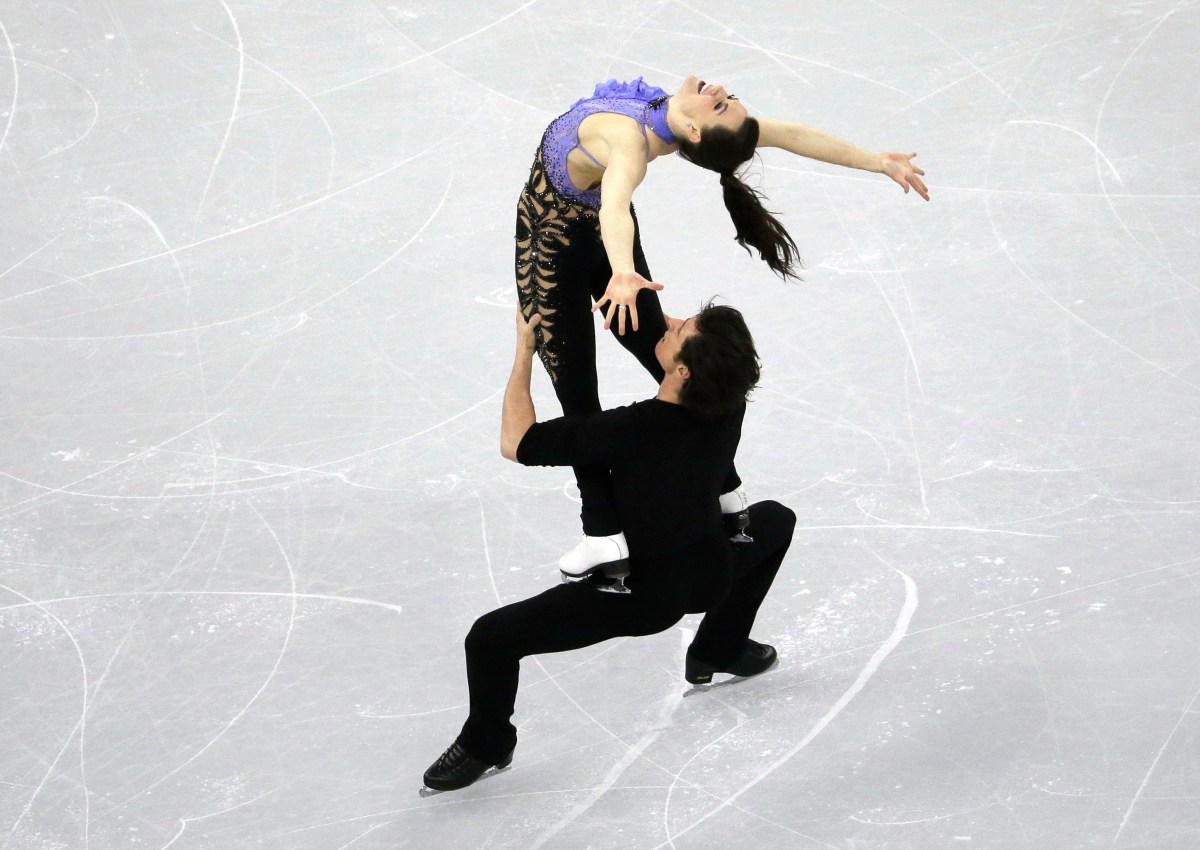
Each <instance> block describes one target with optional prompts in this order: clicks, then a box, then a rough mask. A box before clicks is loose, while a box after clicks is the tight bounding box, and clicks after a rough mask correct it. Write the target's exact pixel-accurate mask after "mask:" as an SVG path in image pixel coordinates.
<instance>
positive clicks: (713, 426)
mask: <svg viewBox="0 0 1200 850" xmlns="http://www.w3.org/2000/svg"><path fill="white" fill-rule="evenodd" d="M540 322H541V316H540V315H538V314H536V313H535V314H534V315H533V316H532V317H531V319H530V320H529V321H528V322H526V321H525V320H524V318H523V317H522V315H521V313H520V312H518V313H517V319H516V323H517V350H516V357H515V360H514V363H513V370H512V374H511V376H510V377H509V380H508V387H507V389H506V390H505V394H504V410H503V414H502V421H501V427H500V451H501V453H502V454H503V455H504V457H506V458H508V459H509V460H514V461H517V462H519V463H522V464H525V465H530V466H571V465H581V464H596V465H603V466H607V467H608V468H609V470H610V475H611V483H612V493H613V498H614V501H615V504H616V507H617V511H618V513H619V515H620V518H621V522H622V525H623V527H624V529H625V534H626V537H627V539H628V541H629V553H630V566H631V575H630V577H629V579H628V587H629V591H630V592H628V593H605V592H601V591H602V589H604V578H603V575H595V576H592V577H591V579H590V580H588V581H583V582H577V583H570V584H560V585H557V586H556V587H554V588H552V589H550V590H547V591H545V592H544V593H541V594H539V595H537V596H534V597H532V598H530V599H526V600H524V601H522V602H517V603H514V604H512V605H505V606H504V607H502V608H498V609H496V610H495V611H492V612H490V613H488V614H485V615H483V616H482V617H480V618H479V619H478V620H476V621H475V625H474V626H473V627H472V628H471V631H470V632H469V633H468V635H467V639H466V654H467V684H468V687H469V690H470V714H469V716H468V717H467V721H466V723H465V724H464V725H463V728H462V731H461V733H460V734H459V736H458V738H457V739H456V740H455V741H454V743H453V744H451V745H450V747H449V748H448V749H447V750H446V751H445V752H444V753H443V754H442V756H441V757H440V758H439V759H438V760H437V761H436V762H434V763H433V764H432V765H431V766H430V768H429V769H428V770H427V771H426V772H425V777H424V779H425V785H426V786H427V787H428V788H431V789H434V790H438V791H451V790H455V789H458V788H465V787H466V786H468V785H470V784H471V783H473V782H475V781H476V780H477V779H479V778H480V777H481V776H482V775H483V774H484V773H486V772H487V771H488V770H489V769H491V768H492V767H497V768H504V767H507V766H508V765H509V764H511V762H512V757H513V750H514V748H515V747H516V743H517V731H516V727H515V726H513V724H512V722H511V720H510V718H511V717H512V713H513V709H514V705H515V702H516V696H517V677H518V674H519V670H520V661H521V659H522V658H523V657H525V656H527V655H538V654H541V653H545V652H563V651H565V650H570V649H579V648H581V647H585V646H590V645H592V644H595V643H599V642H601V641H604V640H607V639H609V638H614V637H620V636H626V635H649V634H655V633H657V632H661V631H664V630H666V629H669V628H670V627H671V626H673V625H675V623H677V622H679V620H680V619H681V618H682V617H683V616H684V614H687V613H698V612H701V611H706V612H707V614H706V615H705V617H704V619H703V621H702V622H701V623H700V626H699V628H698V629H697V632H696V638H695V640H694V641H693V642H692V645H691V646H690V647H689V649H688V651H687V658H686V664H685V678H686V679H687V681H689V682H691V683H693V684H702V683H706V682H710V681H711V680H712V676H713V674H714V673H732V674H733V675H735V676H754V675H756V674H758V673H762V672H764V671H765V670H767V669H768V668H770V667H771V666H772V665H773V664H774V663H775V660H776V653H775V649H774V647H771V646H768V645H767V644H763V643H758V642H756V641H753V640H751V639H750V628H751V626H752V625H753V623H754V617H755V615H756V614H757V612H758V608H759V605H761V604H762V601H763V599H764V598H765V597H766V594H767V591H768V590H769V589H770V587H771V582H772V581H773V580H774V578H775V573H776V572H777V571H778V569H779V565H780V563H781V562H782V561H783V557H784V555H785V554H786V553H787V550H788V546H789V545H790V543H791V539H792V531H793V529H794V528H795V524H796V515H795V514H794V513H793V512H792V511H791V510H789V509H788V508H786V507H784V506H783V505H781V504H779V503H777V502H760V503H757V504H754V505H751V506H750V507H749V509H748V513H749V519H750V521H749V527H748V529H746V530H747V531H748V533H749V535H750V536H749V537H747V536H746V535H744V534H740V533H739V534H738V535H737V536H736V537H735V540H740V541H741V542H736V543H735V542H731V540H730V532H731V531H732V528H728V527H726V525H724V524H723V521H722V514H721V506H720V495H721V491H722V487H723V485H724V484H725V483H726V475H727V473H728V472H729V469H730V467H731V465H732V463H733V458H734V454H735V452H736V451H737V446H738V440H739V438H740V436H741V427H742V417H743V415H744V414H745V411H746V397H747V395H748V394H749V393H750V391H751V390H752V389H753V388H754V387H755V385H756V384H757V383H758V378H759V363H758V355H757V352H756V351H755V349H754V340H753V339H752V338H751V336H750V332H749V330H747V328H746V324H745V321H744V320H743V319H742V314H741V313H740V312H738V311H737V310H735V309H733V308H732V307H727V306H713V305H712V304H709V305H707V306H705V307H704V308H703V309H702V310H701V311H700V312H699V313H697V314H696V315H695V316H692V317H691V318H689V319H686V320H679V319H671V318H669V317H668V321H667V331H666V333H665V334H664V335H663V337H662V339H660V340H659V342H658V344H657V345H656V347H655V356H656V357H657V358H658V360H659V363H660V364H661V365H662V367H663V369H664V371H665V373H666V375H665V377H664V378H663V380H662V383H661V384H660V385H659V390H658V394H657V396H655V397H654V398H652V399H647V400H646V401H641V402H638V403H636V404H632V405H629V406H628V407H620V408H615V409H613V410H606V411H601V412H599V413H593V414H587V415H583V416H567V417H561V418H558V419H551V420H549V421H546V422H537V421H536V419H537V417H536V413H535V411H534V406H533V399H532V397H531V396H530V392H529V380H530V374H531V369H532V365H531V364H532V359H533V353H534V328H535V327H536V326H537V325H538V324H539V323H540ZM548 327H549V323H547V328H548Z"/></svg>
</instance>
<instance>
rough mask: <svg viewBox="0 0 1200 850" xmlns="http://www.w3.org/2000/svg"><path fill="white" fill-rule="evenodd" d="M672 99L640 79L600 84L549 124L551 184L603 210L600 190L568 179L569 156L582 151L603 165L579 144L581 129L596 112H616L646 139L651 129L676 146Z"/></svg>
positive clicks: (545, 155)
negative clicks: (670, 107) (669, 103)
mask: <svg viewBox="0 0 1200 850" xmlns="http://www.w3.org/2000/svg"><path fill="white" fill-rule="evenodd" d="M668 97H670V95H668V94H667V92H665V91H663V90H662V89H660V88H658V87H657V86H652V85H650V84H649V83H647V82H645V81H644V80H642V78H641V77H638V78H637V79H636V80H631V81H630V82H627V83H623V82H618V81H617V80H609V81H608V82H607V83H600V84H599V85H597V86H596V90H595V91H594V92H593V93H592V96H591V97H585V98H582V99H581V100H577V101H576V102H575V104H574V105H573V106H572V107H571V108H570V109H568V110H567V111H566V112H564V113H563V114H562V115H560V116H558V117H557V118H555V119H554V120H553V121H552V122H550V126H549V127H547V128H546V132H545V134H544V135H543V136H542V164H543V165H544V166H545V168H546V172H547V174H548V175H549V176H550V182H551V183H552V184H553V185H554V188H555V189H557V190H558V191H559V192H560V193H561V194H563V195H565V196H567V197H568V198H570V199H572V200H574V201H578V202H579V203H581V204H583V205H584V206H587V207H591V208H592V209H596V210H598V209H600V190H599V189H578V188H576V187H575V184H574V183H572V182H571V178H570V177H569V176H568V175H567V156H568V155H570V153H571V151H573V150H575V148H579V149H580V150H581V151H583V152H584V154H586V155H587V157H588V159H590V160H591V161H592V162H595V163H596V164H597V165H600V163H599V162H597V161H596V158H595V157H594V156H592V155H591V154H590V153H588V151H587V150H586V149H585V148H584V147H583V145H581V144H579V125H580V124H581V123H582V122H583V119H584V118H587V117H588V116H589V115H595V114H596V113H597V112H615V113H617V114H619V115H627V116H629V117H630V118H632V119H633V120H634V121H637V122H638V123H639V124H640V125H641V127H642V135H643V136H645V135H646V128H647V127H649V128H650V129H651V130H653V131H654V135H656V136H658V137H659V138H660V139H662V140H663V141H664V142H666V143H667V144H669V145H670V144H674V143H675V134H674V133H672V132H671V128H670V127H668V126H667V98H668ZM649 156H650V140H649V139H647V140H646V157H647V159H649Z"/></svg>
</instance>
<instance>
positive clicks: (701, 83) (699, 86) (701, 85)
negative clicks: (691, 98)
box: [696, 80, 704, 92]
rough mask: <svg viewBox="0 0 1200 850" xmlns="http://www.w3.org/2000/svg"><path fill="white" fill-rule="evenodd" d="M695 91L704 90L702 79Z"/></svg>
mask: <svg viewBox="0 0 1200 850" xmlns="http://www.w3.org/2000/svg"><path fill="white" fill-rule="evenodd" d="M696 91H698V92H702V91H704V80H701V81H700V84H699V85H698V86H696Z"/></svg>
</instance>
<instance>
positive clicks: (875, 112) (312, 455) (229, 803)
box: [0, 0, 1200, 850]
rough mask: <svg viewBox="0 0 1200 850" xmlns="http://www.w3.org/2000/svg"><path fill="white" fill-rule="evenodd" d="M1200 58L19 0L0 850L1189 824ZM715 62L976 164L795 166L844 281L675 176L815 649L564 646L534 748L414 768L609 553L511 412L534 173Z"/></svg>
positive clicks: (914, 844) (787, 584)
mask: <svg viewBox="0 0 1200 850" xmlns="http://www.w3.org/2000/svg"><path fill="white" fill-rule="evenodd" d="M1198 47H1200V4H1197V3H1196V2H1194V0H1192V2H1174V1H1173V0H1147V2H1133V0H1122V1H1121V2H1112V3H1100V2H1094V0H1080V2H1075V3H1065V4H1064V3H1052V2H1032V3H1021V4H1010V3H1000V2H988V3H973V4H963V3H947V2H935V3H928V2H920V3H918V2H915V0H904V2H893V3H887V2H872V0H849V2H845V3H815V2H814V3H788V2H783V0H765V1H764V2H761V3H734V2H729V0H709V2H705V3H696V2H672V0H642V2H632V1H631V0H599V2H592V3H575V2H548V0H542V2H536V0H504V2H499V1H498V0H439V2H433V0H394V1H393V2H388V0H378V2H365V0H339V2H334V0H297V2H281V0H267V2H254V3H249V2H243V0H213V1H212V2H199V0H179V2H173V3H152V2H148V0H115V2H110V3H83V4H73V5H56V4H49V5H47V4H37V3H13V2H8V3H3V4H0V187H2V189H3V197H4V202H3V203H2V204H0V234H2V237H3V238H2V239H0V370H2V375H3V380H2V381H0V394H2V395H0V423H2V428H3V430H2V432H0V436H2V437H3V439H0V848H3V850H51V848H86V850H107V848H122V849H123V848H154V850H166V848H173V850H201V848H203V849H204V850H229V848H249V847H255V848H264V849H265V850H318V848H319V849H320V850H325V848H330V849H331V850H344V848H354V850H372V848H390V849H394V848H437V850H444V849H445V848H450V850H456V849H457V848H470V850H478V848H530V847H538V848H567V849H568V850H574V848H583V847H590V848H623V850H631V849H632V848H637V850H641V849H642V848H645V849H646V850H651V849H652V848H677V850H685V848H711V847H724V846H746V847H751V846H753V847H764V848H777V847H778V848H784V847H786V848H836V849H837V850H856V849H857V850H862V848H872V850H907V849H908V848H913V850H916V849H917V848H920V850H929V848H963V850H1015V848H1030V850H1044V848H1109V847H1111V848H1119V850H1135V848H1144V849H1145V850H1192V848H1195V847H1197V846H1200V805H1197V803H1198V802H1200V799H1198V798H1200V766H1198V765H1200V640H1198V638H1197V631H1196V623H1197V609H1198V606H1200V584H1198V581H1197V575H1198V573H1200V550H1198V549H1197V531H1198V530H1200V449H1198V447H1200V443H1198V440H1197V436H1196V435H1197V433H1200V176H1198V172H1197V169H1196V167H1195V163H1196V162H1197V161H1200V143H1198V142H1197V139H1200V94H1198V92H1200V65H1198V64H1197V62H1196V52H1197V48H1198ZM693 72H695V73H699V74H702V75H703V76H704V77H705V78H706V79H714V80H720V81H722V82H724V83H725V84H726V86H727V87H729V89H730V90H732V91H734V92H735V93H736V94H738V95H739V96H740V97H741V98H742V99H743V101H744V102H745V103H746V104H747V106H748V107H749V108H750V110H751V112H752V113H755V114H760V115H768V116H772V117H778V118H786V119H793V120H799V121H802V122H805V123H808V124H812V125H815V126H818V127H821V128H824V129H827V130H829V131H831V132H833V133H835V134H837V135H840V136H842V137H845V138H848V139H851V140H853V141H856V142H858V143H860V144H862V145H864V146H866V147H868V148H872V149H876V150H899V151H904V152H909V151H917V152H918V153H919V156H918V159H917V161H918V163H921V164H922V165H923V166H924V167H925V168H926V170H927V171H928V181H929V184H930V187H931V190H932V193H933V201H932V202H931V203H928V204H926V203H924V202H922V201H921V200H920V199H918V198H916V197H915V196H914V195H908V196H905V195H904V194H903V193H902V192H901V191H900V190H899V189H898V187H896V186H895V185H894V184H892V183H890V181H888V180H886V179H885V178H882V177H880V176H878V175H874V174H868V173H865V172H852V171H847V170H845V169H840V168H836V167H833V166H827V165H824V164H821V163H816V162H813V161H810V160H803V159H799V158H796V157H791V156H788V155H787V154H785V153H783V152H780V151H770V150H768V151H764V152H763V153H762V155H761V157H760V159H759V160H757V162H756V165H755V166H754V169H753V174H754V180H755V181H757V182H758V184H759V185H761V187H762V188H763V190H764V191H765V192H766V193H767V194H768V196H769V198H770V202H769V203H770V206H771V208H772V209H775V210H778V211H779V212H780V213H781V214H782V215H783V218H784V221H785V222H786V224H787V225H788V227H789V228H790V229H791V232H792V234H793V235H794V236H795V237H796V239H797V241H798V242H799V244H800V246H801V249H802V252H803V255H804V258H805V261H806V266H807V270H806V272H805V275H804V277H805V280H804V282H803V283H802V284H785V283H781V282H780V281H778V280H776V279H775V278H773V277H772V275H771V274H770V272H769V270H767V269H766V268H765V266H764V265H763V264H761V263H759V262H757V261H756V260H753V259H751V258H748V257H747V256H746V255H745V253H744V252H743V251H742V250H741V249H740V248H738V246H737V245H736V244H735V243H734V242H733V239H732V235H733V234H732V228H731V226H730V224H729V222H728V218H727V217H726V215H725V213H724V210H723V208H722V206H721V202H720V198H719V191H718V188H717V186H716V183H715V179H714V178H713V177H712V176H711V175H706V174H705V173H704V172H701V171H699V170H698V169H696V168H694V167H692V166H689V165H687V164H686V163H683V162H681V161H678V160H676V159H672V160H670V161H668V162H664V163H660V164H656V165H655V166H654V168H653V169H652V170H651V174H650V176H649V178H648V180H647V183H646V185H645V186H644V187H643V188H642V189H641V190H639V193H638V213H639V218H640V221H641V225H642V229H643V233H644V241H645V246H646V251H647V254H648V256H649V260H650V264H651V268H652V269H653V270H654V272H655V276H656V278H657V279H659V280H660V281H662V282H663V283H664V284H665V285H666V289H665V290H664V292H663V293H662V297H663V300H664V303H665V305H666V307H667V309H668V310H669V311H671V312H674V313H676V314H683V313H687V312H688V311H690V310H692V309H694V308H695V307H696V306H698V305H699V304H700V303H701V302H702V300H704V299H705V298H707V297H708V296H711V295H714V294H720V295H721V296H722V297H723V298H724V299H725V300H727V301H728V302H730V303H733V304H736V305H737V306H739V307H741V308H742V309H743V311H744V312H745V313H746V315H747V318H748V321H749V323H750V325H751V327H752V329H753V330H754V331H755V334H756V337H757V339H758V341H759V344H760V349H761V353H762V358H763V361H764V373H763V383H762V387H761V389H760V390H759V391H758V392H757V394H756V396H755V402H754V404H753V405H752V406H751V410H750V414H749V416H748V419H747V425H746V431H745V437H744V441H743V445H742V451H741V454H740V460H739V466H740V468H741V470H742V473H743V475H744V477H745V478H746V481H747V486H748V489H749V492H750V494H751V496H752V497H753V498H756V499H761V498H775V499H780V500H782V501H784V502H786V503H787V504H789V505H791V506H792V507H793V508H794V509H795V510H796V511H797V513H798V514H799V516H800V527H799V528H798V530H797V534H796V538H795V543H794V546H793V549H792V552H791V555H790V556H789V558H788V560H787V562H786V563H785V564H784V567H783V570H782V571H781V573H780V577H779V580H778V583H777V585H776V587H775V589H774V591H773V593H772V595H771V597H770V598H769V599H768V601H767V603H766V605H765V606H764V608H763V610H762V613H761V615H760V617H759V621H758V624H757V627H756V632H755V634H756V636H757V637H759V638H760V639H763V640H767V641H770V642H773V643H775V644H776V645H777V646H778V647H779V649H780V653H781V656H782V661H781V663H780V664H779V666H778V667H777V668H776V669H774V670H772V671H771V672H769V673H767V674H766V675H764V676H762V677H760V678H757V679H754V680H749V681H745V682H739V683H735V684H718V685H716V686H714V687H710V688H708V689H706V690H692V689H689V688H688V687H687V686H686V684H685V682H684V681H683V676H682V661H683V653H684V650H685V647H686V645H687V642H688V640H689V639H690V636H691V634H692V632H693V631H694V629H695V627H696V622H697V620H696V618H695V617H689V618H687V619H685V620H684V621H683V622H682V623H680V625H679V628H677V629H673V630H671V631H668V632H666V633H664V634H661V635H658V636H655V637H652V638H646V639H639V640H633V639H630V640H621V641H612V642H609V643H606V644H603V645H600V646H596V647H593V648H591V649H588V650H584V651H580V652H575V653H567V654H563V655H556V656H546V657H541V658H536V659H531V660H529V661H528V662H526V663H525V664H524V667H523V680H522V689H521V692H520V697H519V701H518V710H517V716H516V721H517V723H518V724H519V727H520V736H521V737H520V745H519V748H518V750H517V753H516V759H515V761H514V763H513V767H512V768H511V769H510V770H507V771H505V772H503V773H500V774H498V775H495V776H492V777H490V778H487V779H485V780H483V781H482V782H480V783H479V784H477V785H476V786H474V787H471V788H469V789H467V790H465V791H462V792H458V793H450V794H441V795H436V796H430V797H421V796H419V795H418V793H417V792H418V789H419V787H420V777H421V773H422V771H423V770H424V768H425V767H426V766H427V765H428V764H429V763H430V762H431V761H432V760H433V759H434V758H436V756H437V755H438V754H439V753H440V752H441V750H442V749H443V748H444V747H445V746H446V745H447V744H449V742H450V741H451V740H452V739H453V737H454V735H455V734H456V732H457V730H458V728H459V726H460V725H461V723H462V721H463V719H464V717H465V712H466V698H467V694H466V682H465V677H464V668H463V660H462V643H461V642H462V638H463V636H464V635H465V633H466V630H467V629H468V627H469V626H470V623H471V622H472V620H473V619H474V618H475V617H476V616H478V615H480V614H482V613H484V612H485V611H487V610H489V609H490V608H492V607H495V606H496V605H497V604H499V603H502V602H509V601H514V600H517V599H520V598H523V597H524V596H527V595H529V594H532V593H535V592H537V591H538V590H540V589H542V588H545V587H547V586H549V585H550V584H551V583H552V582H553V581H554V578H555V569H554V561H555V559H556V558H557V556H558V554H559V553H560V552H561V551H562V550H563V549H564V548H566V547H567V546H569V545H571V544H572V543H573V541H574V539H575V535H576V533H577V531H576V528H577V527H576V503H575V501H574V493H573V490H572V488H571V486H570V482H569V474H565V473H564V472H563V471H559V470H546V469H543V470H525V469H521V468H518V467H516V466H514V465H512V464H508V463H507V462H505V461H504V460H503V459H502V458H501V457H500V456H499V452H498V450H497V445H496V443H497V434H498V418H499V410H500V391H501V388H502V386H503V383H504V380H505V378H506V377H507V370H508V356H509V351H510V346H511V333H512V330H511V315H512V308H513V305H514V303H515V298H514V290H513V284H512V242H511V240H512V224H513V219H514V205H515V200H516V196H517V193H518V191H519V189H520V186H521V184H522V183H523V181H524V178H525V176H526V174H527V169H528V167H529V164H530V161H531V158H532V155H533V152H534V148H535V146H536V143H537V140H538V138H539V135H540V132H541V130H542V128H543V127H544V126H545V124H546V122H547V121H548V120H549V119H550V118H551V117H553V116H554V115H555V114H557V113H558V112H559V111H561V110H562V109H563V108H564V107H565V106H567V105H568V104H569V103H571V102H572V101H573V100H574V99H575V98H577V97H580V96H581V95H583V94H586V93H588V92H589V91H590V88H591V86H592V85H593V84H594V83H595V82H597V81H599V80H602V79H605V78H608V77H622V78H629V77H635V76H638V75H644V76H646V77H647V78H648V79H650V80H651V81H653V82H657V83H659V84H661V85H664V86H665V87H667V88H672V87H674V86H675V85H677V84H678V82H679V81H680V80H681V79H682V77H683V76H684V75H685V74H688V73H693ZM600 370H601V375H602V393H603V398H604V401H605V403H606V404H608V405H616V404H623V403H627V402H629V401H631V400H634V399H637V398H640V397H645V396H648V395H650V394H651V393H652V392H653V387H652V386H651V385H650V383H649V380H648V378H646V376H645V375H644V374H643V373H642V372H641V371H640V369H639V368H638V367H637V366H636V365H635V364H634V363H633V362H632V359H631V358H629V357H628V356H627V355H625V354H624V353H623V352H622V351H620V350H619V349H618V347H617V346H616V345H615V344H613V343H612V342H611V340H602V341H601V344H600ZM535 394H536V398H537V402H538V405H539V410H540V411H541V412H542V413H543V414H545V415H550V414H552V413H554V412H555V411H556V409H557V406H556V402H555V401H554V399H553V395H552V393H551V390H550V386H549V383H548V381H547V379H546V378H545V376H544V374H542V373H541V372H540V370H539V371H538V374H537V377H536V382H535ZM735 842H736V843H735Z"/></svg>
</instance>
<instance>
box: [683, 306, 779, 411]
mask: <svg viewBox="0 0 1200 850" xmlns="http://www.w3.org/2000/svg"><path fill="white" fill-rule="evenodd" d="M695 321H696V326H695V327H696V331H697V332H696V333H694V334H692V335H691V336H689V337H688V338H687V339H685V340H684V341H683V345H682V346H681V347H680V349H679V362H681V363H683V364H684V365H685V366H687V367H688V371H689V372H690V373H691V375H690V377H689V378H688V379H687V380H686V381H685V382H684V384H683V389H682V390H681V392H680V399H679V401H680V404H682V405H683V406H684V407H686V408H687V409H688V410H692V411H694V412H696V413H699V414H700V415H701V416H703V417H705V418H706V419H719V418H721V417H724V416H729V415H731V414H733V413H736V412H737V410H738V409H739V408H740V407H741V405H743V404H744V403H745V402H746V397H747V396H749V395H750V391H751V390H753V389H754V388H755V387H756V386H758V378H759V372H760V368H761V364H760V363H759V361H758V352H757V351H756V350H755V348H754V338H753V337H752V336H750V329H749V328H747V327H746V320H745V319H744V318H743V317H742V314H741V312H740V311H738V310H737V309H735V308H733V307H730V306H728V305H725V304H713V303H712V302H711V301H709V302H708V303H707V304H705V305H704V307H703V308H701V310H700V312H699V313H697V314H696V318H695Z"/></svg>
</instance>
